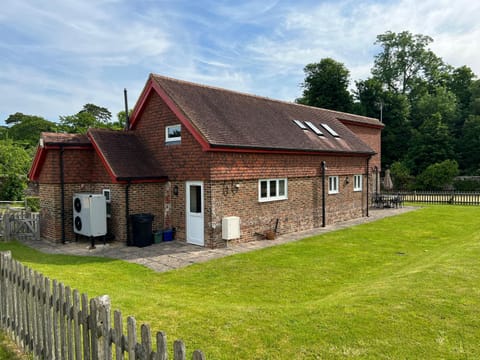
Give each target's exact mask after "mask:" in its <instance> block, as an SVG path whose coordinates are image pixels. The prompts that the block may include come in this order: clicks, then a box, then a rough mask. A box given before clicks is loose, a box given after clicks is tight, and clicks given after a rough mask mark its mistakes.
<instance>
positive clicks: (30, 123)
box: [5, 112, 57, 147]
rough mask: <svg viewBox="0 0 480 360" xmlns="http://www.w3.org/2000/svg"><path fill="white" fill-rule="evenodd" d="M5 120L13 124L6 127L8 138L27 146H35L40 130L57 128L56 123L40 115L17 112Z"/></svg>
mask: <svg viewBox="0 0 480 360" xmlns="http://www.w3.org/2000/svg"><path fill="white" fill-rule="evenodd" d="M5 122H6V123H8V124H13V125H12V126H10V127H9V128H8V129H7V136H8V138H10V139H13V140H15V142H17V143H19V144H20V143H22V144H24V145H26V146H28V147H32V146H35V145H36V144H37V143H38V139H39V138H40V133H41V132H43V131H55V130H56V129H57V124H55V123H54V122H52V121H49V120H46V119H44V118H43V117H41V116H36V115H25V114H22V113H19V112H17V113H15V114H13V115H10V116H9V117H8V119H7V120H5Z"/></svg>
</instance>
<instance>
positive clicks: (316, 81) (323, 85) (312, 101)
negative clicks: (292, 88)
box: [296, 58, 353, 112]
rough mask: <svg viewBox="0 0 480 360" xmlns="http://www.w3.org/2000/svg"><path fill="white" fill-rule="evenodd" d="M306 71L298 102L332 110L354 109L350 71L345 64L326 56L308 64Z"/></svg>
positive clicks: (346, 110)
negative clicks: (350, 87) (350, 88)
mask: <svg viewBox="0 0 480 360" xmlns="http://www.w3.org/2000/svg"><path fill="white" fill-rule="evenodd" d="M304 72H305V80H304V82H303V84H302V87H303V95H302V97H300V98H298V99H296V102H298V103H299V104H304V105H310V106H316V107H322V108H326V109H330V110H338V111H345V112H348V111H351V110H352V107H353V99H352V95H351V94H350V92H349V91H348V84H349V77H350V72H349V71H348V69H347V68H346V67H345V65H343V64H342V63H339V62H337V61H335V60H333V59H331V58H325V59H322V60H321V61H320V62H318V63H312V64H308V65H307V66H305V68H304Z"/></svg>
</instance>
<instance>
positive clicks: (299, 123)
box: [293, 120, 308, 130]
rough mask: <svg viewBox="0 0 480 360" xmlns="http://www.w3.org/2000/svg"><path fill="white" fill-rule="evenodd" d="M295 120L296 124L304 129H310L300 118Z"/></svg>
mask: <svg viewBox="0 0 480 360" xmlns="http://www.w3.org/2000/svg"><path fill="white" fill-rule="evenodd" d="M293 122H294V123H295V124H297V125H298V127H299V128H300V129H302V130H308V129H307V127H306V126H305V124H304V123H303V122H301V121H300V120H293Z"/></svg>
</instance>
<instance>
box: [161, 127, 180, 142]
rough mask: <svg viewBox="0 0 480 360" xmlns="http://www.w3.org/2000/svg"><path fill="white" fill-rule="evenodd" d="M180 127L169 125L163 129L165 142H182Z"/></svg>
mask: <svg viewBox="0 0 480 360" xmlns="http://www.w3.org/2000/svg"><path fill="white" fill-rule="evenodd" d="M181 135H182V126H181V125H180V124H177V125H169V126H166V127H165V142H174V141H180V140H182V136H181Z"/></svg>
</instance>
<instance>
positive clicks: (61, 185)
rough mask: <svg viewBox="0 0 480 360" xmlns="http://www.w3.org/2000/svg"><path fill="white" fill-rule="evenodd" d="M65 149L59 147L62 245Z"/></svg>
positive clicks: (63, 242)
mask: <svg viewBox="0 0 480 360" xmlns="http://www.w3.org/2000/svg"><path fill="white" fill-rule="evenodd" d="M64 152H65V149H64V147H63V146H61V147H60V188H61V195H60V196H61V204H60V206H61V211H60V212H61V221H62V244H65V242H66V240H65V168H64V164H63V154H64Z"/></svg>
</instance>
